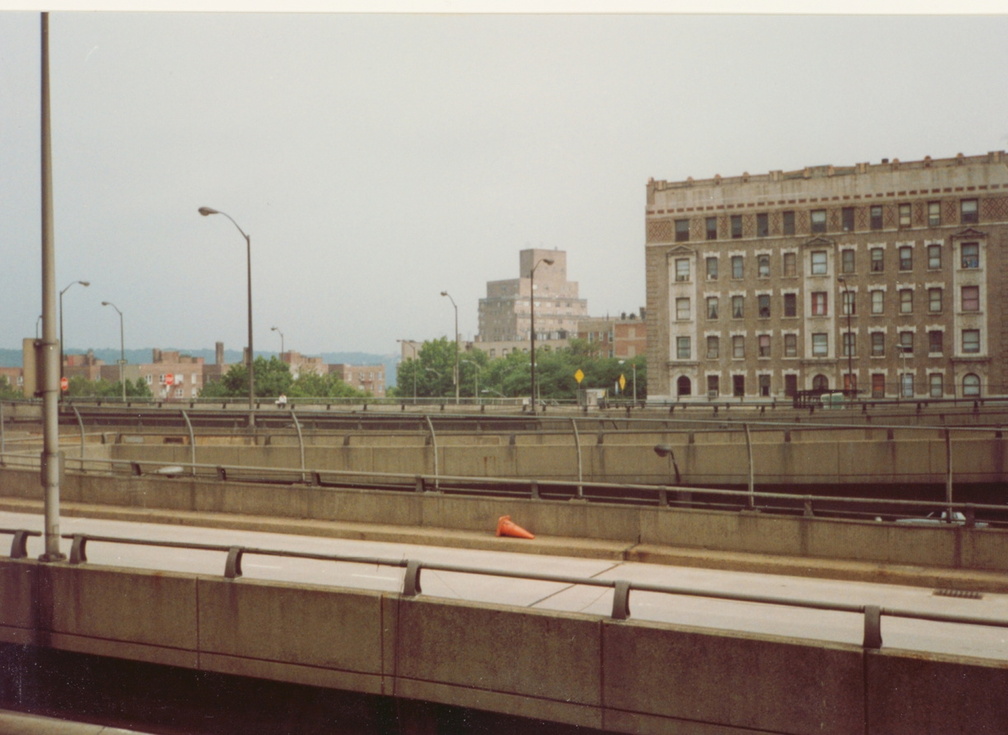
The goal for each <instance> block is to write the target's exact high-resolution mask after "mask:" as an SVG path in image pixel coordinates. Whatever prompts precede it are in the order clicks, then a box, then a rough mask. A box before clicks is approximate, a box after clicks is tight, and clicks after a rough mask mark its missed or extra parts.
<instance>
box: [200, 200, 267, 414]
mask: <svg viewBox="0 0 1008 735" xmlns="http://www.w3.org/2000/svg"><path fill="white" fill-rule="evenodd" d="M199 213H200V214H202V215H203V216H204V217H207V216H209V215H211V214H223V215H224V216H225V217H227V218H228V219H229V220H231V224H233V225H234V226H235V227H237V228H238V232H240V233H241V235H242V237H244V238H245V257H246V260H247V263H248V379H249V396H248V404H249V424H250V425H252V426H254V425H255V413H254V411H255V366H254V362H255V357H254V352H253V350H252V238H251V237H249V236H248V235H247V234H246V233H245V230H243V229H242V228H241V227H239V226H238V223H237V222H235V221H234V218H233V217H232V216H231V215H230V214H228V213H227V212H221V211H218V210H216V209H211V208H210V207H200V208H199Z"/></svg>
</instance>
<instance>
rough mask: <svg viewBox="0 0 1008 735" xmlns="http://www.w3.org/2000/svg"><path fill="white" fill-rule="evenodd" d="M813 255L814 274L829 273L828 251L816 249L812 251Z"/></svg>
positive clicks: (822, 274) (823, 274)
mask: <svg viewBox="0 0 1008 735" xmlns="http://www.w3.org/2000/svg"><path fill="white" fill-rule="evenodd" d="M811 256H812V275H813V276H825V275H826V273H827V268H826V251H825V250H815V251H813V252H812V254H811Z"/></svg>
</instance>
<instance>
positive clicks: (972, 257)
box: [962, 242, 980, 268]
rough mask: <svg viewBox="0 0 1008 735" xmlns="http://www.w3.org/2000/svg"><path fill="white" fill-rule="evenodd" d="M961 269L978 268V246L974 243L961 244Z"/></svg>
mask: <svg viewBox="0 0 1008 735" xmlns="http://www.w3.org/2000/svg"><path fill="white" fill-rule="evenodd" d="M962 267H963V268H979V267H980V244H979V243H975V242H964V243H963V244H962Z"/></svg>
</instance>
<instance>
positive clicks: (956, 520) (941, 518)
mask: <svg viewBox="0 0 1008 735" xmlns="http://www.w3.org/2000/svg"><path fill="white" fill-rule="evenodd" d="M896 522H897V523H909V524H911V525H916V526H956V525H958V526H965V525H966V516H965V515H964V514H962V513H960V512H959V511H954V512H953V513H952V520H951V521H950V520H949V516H948V512H947V511H944V510H943V511H941V512H940V513H939V512H938V511H934V512H933V513H928V514H927V515H926V516H924V517H923V518H897V519H896ZM973 525H974V526H975V527H976V528H984V527H985V526H986V525H987V524H986V523H974V524H973Z"/></svg>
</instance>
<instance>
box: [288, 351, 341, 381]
mask: <svg viewBox="0 0 1008 735" xmlns="http://www.w3.org/2000/svg"><path fill="white" fill-rule="evenodd" d="M280 361H281V362H283V363H285V364H286V365H287V367H288V368H289V369H290V374H291V377H292V378H294V380H297V379H298V378H299V377H300V376H301V375H302V373H313V374H315V375H325V374H326V373H327V372H329V367H328V366H327V365H326V364H325V363H324V362H323V361H322V358H321V357H305V356H304V355H302V354H301V353H300V352H281V353H280Z"/></svg>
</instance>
